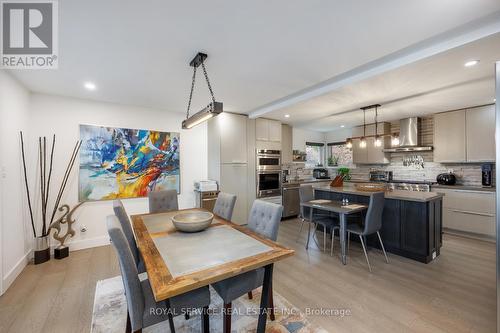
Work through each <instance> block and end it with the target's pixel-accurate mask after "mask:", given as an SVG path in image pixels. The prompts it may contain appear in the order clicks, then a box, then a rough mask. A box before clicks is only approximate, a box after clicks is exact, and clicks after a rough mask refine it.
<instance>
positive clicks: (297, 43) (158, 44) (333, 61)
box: [13, 0, 500, 129]
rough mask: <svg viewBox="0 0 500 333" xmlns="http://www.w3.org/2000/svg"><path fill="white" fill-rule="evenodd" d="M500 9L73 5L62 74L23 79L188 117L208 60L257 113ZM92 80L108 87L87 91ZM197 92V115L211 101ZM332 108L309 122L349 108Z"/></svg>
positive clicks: (390, 1) (217, 82)
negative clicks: (195, 63) (194, 69)
mask: <svg viewBox="0 0 500 333" xmlns="http://www.w3.org/2000/svg"><path fill="white" fill-rule="evenodd" d="M499 10H500V2H499V1H498V0H474V1H472V0H440V1H435V0H406V1H400V0H378V1H372V0H354V1H341V0H336V1H324V0H309V1H290V0H275V1H264V0H258V1H222V0H213V1H201V0H198V1H185V2H180V1H164V0H162V1H160V0H157V1H142V2H137V1H123V0H122V1H120V0H107V1H98V0H86V1H81V0H64V1H60V2H59V34H60V36H59V48H60V50H59V69H58V70H38V71H26V70H25V71H13V73H14V75H15V76H16V77H18V78H19V80H21V81H22V82H23V83H24V84H25V85H26V86H27V87H28V88H29V89H30V90H32V91H34V92H41V93H49V94H57V95H63V96H73V97H78V98H85V99H93V100H99V101H108V102H115V103H122V104H131V105H141V106H147V107H154V108H159V109H163V110H169V111H175V112H183V111H184V110H185V107H186V102H187V96H188V93H189V87H190V79H191V68H190V67H189V66H188V65H187V64H188V62H189V60H190V59H191V58H192V57H193V56H194V55H195V54H196V52H197V51H199V50H202V51H205V52H207V53H208V54H209V58H208V60H207V68H208V72H209V75H210V77H211V80H212V85H213V88H214V90H215V94H216V98H217V99H218V100H221V101H223V102H224V106H225V110H227V111H235V112H243V113H249V112H250V111H252V110H255V109H257V108H259V107H261V106H263V105H266V104H268V103H271V102H273V101H275V100H277V99H280V98H283V97H285V96H287V95H290V94H292V93H295V92H297V91H300V90H302V89H305V88H307V87H310V86H313V85H316V84H318V83H320V82H323V81H325V80H327V79H330V78H332V77H335V76H337V75H340V74H342V73H345V72H347V71H350V70H352V69H354V68H357V67H359V66H361V65H363V64H366V63H369V62H371V61H374V60H376V59H379V58H381V57H384V56H387V55H389V54H392V53H394V52H396V51H398V50H401V49H403V48H406V47H408V46H411V45H413V44H415V43H418V42H421V41H424V40H426V39H429V38H432V37H433V36H436V35H438V34H441V33H444V32H446V31H448V30H450V29H455V28H457V27H460V26H462V25H464V24H467V23H468V22H471V21H474V20H480V19H481V18H483V17H485V16H487V15H489V14H491V13H495V12H497V11H499ZM200 74H201V73H200ZM199 78H201V76H200V77H199ZM87 80H90V81H93V82H95V83H96V84H97V86H98V89H97V90H96V91H94V92H89V91H86V90H85V89H84V88H83V82H84V81H87ZM431 83H432V82H431ZM408 84H412V82H409V83H408ZM436 85H437V84H436ZM197 87H198V89H197V91H196V92H195V94H196V97H195V100H194V106H195V108H196V107H199V106H201V105H205V104H206V102H208V95H207V92H206V87H205V86H204V83H203V82H202V81H201V80H200V81H199V82H198V84H197ZM412 89H413V88H412ZM410 90H411V89H410ZM413 90H418V89H416V88H415V89H413ZM413 90H412V91H413ZM378 93H379V95H378V96H373V95H370V96H372V97H376V98H373V99H374V100H375V101H376V102H380V101H381V100H387V98H388V97H387V96H388V95H387V94H386V93H387V91H384V90H382V89H381V90H379V91H378ZM350 94H354V93H353V92H351V93H350ZM393 95H394V96H395V95H396V94H393ZM393 95H391V96H393ZM343 96H344V97H343V98H350V97H349V94H344V95H343ZM353 99H354V101H355V103H360V102H361V100H362V96H358V95H355V94H354V95H353ZM365 99H366V98H365ZM391 99H392V97H391ZM355 103H354V104H355ZM323 104H324V103H321V105H317V107H314V108H313V109H309V108H307V110H306V112H305V114H306V115H308V114H309V113H311V118H310V119H313V117H314V118H317V117H318V116H324V115H325V114H331V113H334V112H336V111H338V110H340V108H333V107H332V106H331V105H332V103H331V102H330V101H327V103H326V104H325V105H323ZM351 104H352V103H351ZM342 105H343V107H342V110H344V111H345V109H346V108H347V109H349V108H351V107H352V105H348V103H346V102H344V103H343V104H342ZM356 107H357V106H356ZM290 112H291V111H290ZM297 112H298V111H297ZM298 113H300V112H298ZM302 113H304V111H302ZM301 117H302V116H301ZM303 118H304V117H302V118H300V119H303ZM297 119H299V116H297ZM313 127H314V126H313ZM319 128H320V127H318V129H319Z"/></svg>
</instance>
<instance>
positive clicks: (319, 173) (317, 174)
mask: <svg viewBox="0 0 500 333" xmlns="http://www.w3.org/2000/svg"><path fill="white" fill-rule="evenodd" d="M313 177H314V178H316V179H330V177H328V170H327V169H321V168H318V169H314V170H313Z"/></svg>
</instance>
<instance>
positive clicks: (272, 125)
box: [255, 118, 281, 142]
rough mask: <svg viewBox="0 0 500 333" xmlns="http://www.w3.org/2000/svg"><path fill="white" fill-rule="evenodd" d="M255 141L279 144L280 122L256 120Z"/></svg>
mask: <svg viewBox="0 0 500 333" xmlns="http://www.w3.org/2000/svg"><path fill="white" fill-rule="evenodd" d="M255 139H256V140H257V141H271V142H281V122H279V121H277V120H271V119H264V118H257V120H256V122H255Z"/></svg>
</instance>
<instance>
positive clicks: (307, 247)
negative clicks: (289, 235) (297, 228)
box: [306, 222, 311, 250]
mask: <svg viewBox="0 0 500 333" xmlns="http://www.w3.org/2000/svg"><path fill="white" fill-rule="evenodd" d="M309 239H311V223H309V222H308V223H307V241H306V250H307V249H309Z"/></svg>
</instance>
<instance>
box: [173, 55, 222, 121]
mask: <svg viewBox="0 0 500 333" xmlns="http://www.w3.org/2000/svg"><path fill="white" fill-rule="evenodd" d="M207 57H208V56H207V55H206V54H205V53H201V52H198V54H197V55H196V56H195V57H194V58H193V60H191V62H190V63H189V65H190V66H191V67H193V78H192V80H191V91H190V93H189V101H188V106H187V112H186V119H185V120H184V121H183V122H182V129H190V128H193V127H194V126H196V125H199V124H201V123H203V122H205V121H207V120H208V119H210V118H213V117H215V116H217V115H218V114H220V113H222V111H223V104H222V102H216V101H215V96H214V92H213V90H212V85H211V84H210V80H209V79H208V74H207V70H206V68H205V60H206V59H207ZM199 66H201V68H202V69H203V75H204V76H205V80H206V81H207V86H208V91H209V92H210V96H211V98H212V102H211V103H210V104H208V105H207V106H206V107H205V108H203V109H202V110H201V111H198V112H197V113H195V114H193V115H192V116H190V115H189V111H190V109H191V101H192V99H193V91H194V84H195V81H196V69H197V68H198V67H199Z"/></svg>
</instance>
